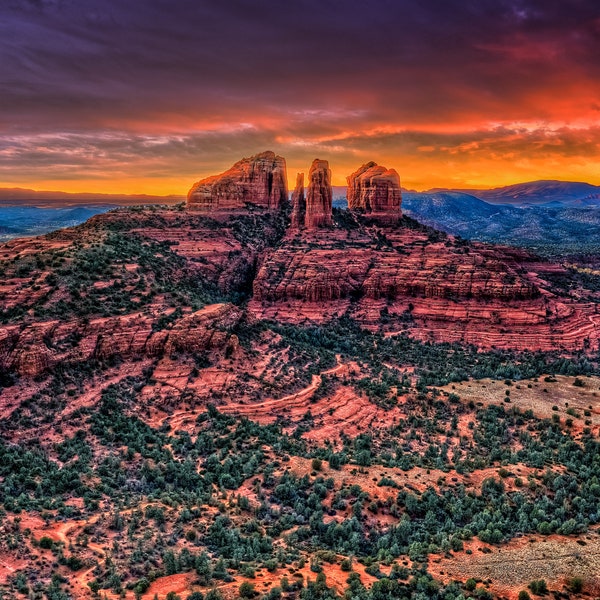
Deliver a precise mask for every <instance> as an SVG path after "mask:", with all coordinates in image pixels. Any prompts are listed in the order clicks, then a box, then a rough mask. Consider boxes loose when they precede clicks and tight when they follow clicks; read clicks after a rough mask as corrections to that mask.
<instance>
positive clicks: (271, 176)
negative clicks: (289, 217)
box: [188, 151, 288, 211]
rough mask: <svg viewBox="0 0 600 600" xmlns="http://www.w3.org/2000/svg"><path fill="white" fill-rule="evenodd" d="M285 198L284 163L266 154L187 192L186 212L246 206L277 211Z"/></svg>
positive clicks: (245, 161) (241, 162)
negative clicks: (189, 210) (250, 205)
mask: <svg viewBox="0 0 600 600" xmlns="http://www.w3.org/2000/svg"><path fill="white" fill-rule="evenodd" d="M287 195H288V192H287V174H286V166H285V159H284V158H282V157H281V156H276V155H275V153H274V152H271V151H267V152H261V153H260V154H256V155H255V156H252V157H250V158H243V159H242V160H240V161H239V162H237V163H235V165H233V167H231V168H230V169H229V170H228V171H225V173H222V174H221V175H213V176H211V177H207V178H206V179H202V180H201V181H198V182H197V183H195V184H194V185H193V186H192V188H191V189H190V191H189V192H188V208H191V209H195V210H208V211H210V210H224V209H238V208H243V207H244V206H245V205H246V204H247V203H248V204H254V205H256V206H260V207H263V208H269V209H278V208H279V207H280V206H281V204H282V203H283V202H285V201H286V200H287Z"/></svg>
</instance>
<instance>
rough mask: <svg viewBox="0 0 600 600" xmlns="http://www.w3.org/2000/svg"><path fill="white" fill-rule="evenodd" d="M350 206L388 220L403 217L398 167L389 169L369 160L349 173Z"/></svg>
mask: <svg viewBox="0 0 600 600" xmlns="http://www.w3.org/2000/svg"><path fill="white" fill-rule="evenodd" d="M346 180H347V181H348V192H347V198H348V208H350V210H361V211H364V213H365V214H367V215H369V216H371V217H373V218H378V219H384V220H386V221H390V222H393V221H397V220H398V219H399V218H400V216H401V212H400V204H401V203H402V192H401V190H400V176H399V175H398V173H397V172H396V171H395V170H394V169H386V168H385V167H382V166H379V165H378V164H377V163H374V162H368V163H366V164H364V165H363V166H362V167H360V169H358V170H357V171H355V172H354V173H352V175H349V176H348V177H347V178H346Z"/></svg>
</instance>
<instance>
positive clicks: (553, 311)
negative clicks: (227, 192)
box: [250, 221, 600, 351]
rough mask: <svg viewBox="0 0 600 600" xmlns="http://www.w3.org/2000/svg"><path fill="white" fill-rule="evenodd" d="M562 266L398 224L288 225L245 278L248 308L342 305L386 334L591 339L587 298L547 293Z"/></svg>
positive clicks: (509, 340)
mask: <svg viewBox="0 0 600 600" xmlns="http://www.w3.org/2000/svg"><path fill="white" fill-rule="evenodd" d="M561 269H562V267H559V266H557V265H550V264H546V263H541V262H539V261H536V259H535V258H533V257H532V256H531V255H529V254H528V253H526V252H525V251H521V250H517V249H514V248H511V249H509V248H503V247H499V246H488V245H484V244H477V243H473V244H464V243H463V242H460V241H457V240H455V239H454V238H452V237H451V236H445V235H439V234H438V233H434V232H432V231H431V230H429V231H427V230H426V229H425V228H423V229H419V228H412V227H410V226H406V225H397V226H385V227H384V226H381V227H368V226H362V225H359V224H358V221H357V222H356V227H354V228H352V227H348V228H341V227H338V228H335V229H334V230H333V231H328V232H326V233H325V232H321V231H318V230H317V231H312V232H306V233H305V234H304V235H302V236H301V237H299V236H298V235H295V234H293V233H292V232H290V233H288V234H287V236H286V238H285V239H284V241H283V243H281V244H280V245H279V246H278V248H277V249H275V250H271V251H269V252H268V253H267V254H266V256H265V258H264V259H263V262H262V266H261V268H260V270H259V272H258V274H257V277H256V279H255V281H254V295H253V299H252V301H251V303H250V310H251V311H252V312H253V313H254V314H255V315H256V316H258V317H261V318H271V319H276V320H281V321H288V322H295V323H297V322H311V321H312V322H325V321H327V320H329V319H331V318H334V317H336V316H342V315H345V314H348V315H350V316H351V317H353V318H354V319H356V320H357V321H359V322H361V323H362V324H363V325H365V326H366V327H368V328H371V329H383V330H384V331H385V332H386V334H387V335H394V334H397V333H401V332H404V333H407V334H408V335H410V336H412V337H414V338H417V339H420V340H423V341H437V342H463V343H469V344H474V345H475V346H478V347H480V348H486V349H490V348H494V347H496V348H505V349H511V348H512V349H520V350H543V351H548V350H557V349H563V350H566V351H572V350H575V349H583V348H597V347H598V339H599V332H600V330H599V325H600V313H598V312H597V308H596V305H595V304H591V303H584V302H580V301H576V300H573V299H571V298H566V297H560V296H557V295H555V294H554V293H553V292H552V291H550V289H549V287H550V286H549V285H548V284H547V283H546V282H545V280H544V276H545V275H552V274H555V273H556V272H557V271H561Z"/></svg>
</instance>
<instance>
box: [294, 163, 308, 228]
mask: <svg viewBox="0 0 600 600" xmlns="http://www.w3.org/2000/svg"><path fill="white" fill-rule="evenodd" d="M305 219H306V198H305V197H304V173H298V175H297V176H296V187H295V188H294V191H293V192H292V224H291V226H292V228H293V229H300V228H301V227H304V220H305Z"/></svg>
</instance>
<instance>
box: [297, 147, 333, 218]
mask: <svg viewBox="0 0 600 600" xmlns="http://www.w3.org/2000/svg"><path fill="white" fill-rule="evenodd" d="M332 197H333V192H332V189H331V169H330V168H329V163H328V162H327V161H326V160H320V159H318V158H315V160H314V161H313V163H312V165H311V167H310V171H309V173H308V193H307V196H306V218H305V222H304V225H305V227H306V228H307V229H316V228H318V227H329V226H331V202H332Z"/></svg>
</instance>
